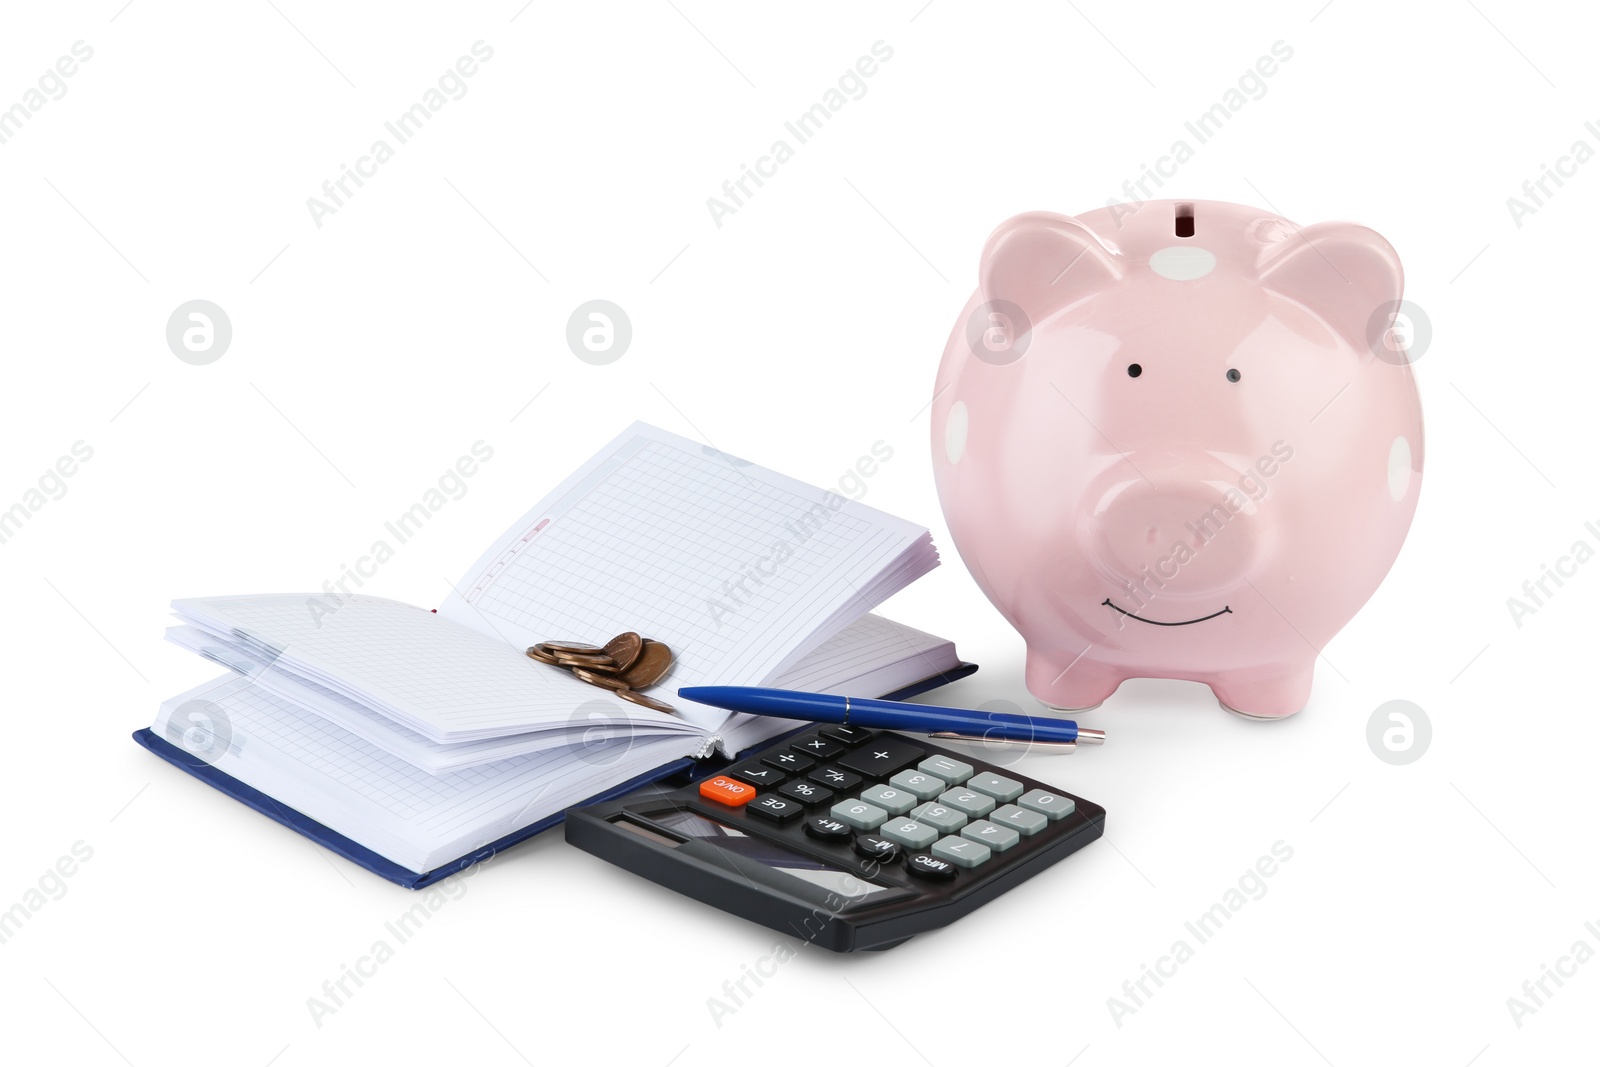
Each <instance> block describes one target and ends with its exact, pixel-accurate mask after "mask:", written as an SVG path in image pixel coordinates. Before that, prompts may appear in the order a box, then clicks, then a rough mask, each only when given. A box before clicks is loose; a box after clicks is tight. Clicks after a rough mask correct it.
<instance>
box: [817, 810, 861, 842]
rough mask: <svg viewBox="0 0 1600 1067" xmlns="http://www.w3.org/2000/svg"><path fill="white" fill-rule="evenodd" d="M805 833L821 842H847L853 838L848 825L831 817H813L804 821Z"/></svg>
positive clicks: (852, 832) (852, 831) (853, 832)
mask: <svg viewBox="0 0 1600 1067" xmlns="http://www.w3.org/2000/svg"><path fill="white" fill-rule="evenodd" d="M806 833H808V834H810V835H811V836H812V837H816V838H820V839H821V840H823V841H841V842H842V841H848V840H850V839H851V838H852V837H854V836H855V831H854V830H852V829H850V825H849V824H848V823H844V822H840V821H839V820H838V819H835V818H834V817H833V816H832V815H813V816H811V818H809V819H807V820H806Z"/></svg>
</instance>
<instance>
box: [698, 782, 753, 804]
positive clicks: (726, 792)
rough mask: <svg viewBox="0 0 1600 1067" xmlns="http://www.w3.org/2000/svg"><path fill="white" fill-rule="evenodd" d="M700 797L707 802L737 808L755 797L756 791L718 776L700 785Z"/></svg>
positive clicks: (751, 787)
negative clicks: (710, 801) (713, 801)
mask: <svg viewBox="0 0 1600 1067" xmlns="http://www.w3.org/2000/svg"><path fill="white" fill-rule="evenodd" d="M700 795H701V796H703V797H705V798H706V799H707V800H715V801H716V802H717V803H718V804H727V805H730V806H731V807H738V806H739V805H740V804H745V803H748V802H749V801H750V800H751V798H753V797H754V796H755V795H756V791H755V787H754V786H749V785H746V784H745V783H743V782H736V781H734V780H733V779H732V778H727V777H724V776H723V775H720V774H719V775H717V776H716V777H715V778H708V779H706V780H705V781H703V782H701V783H700Z"/></svg>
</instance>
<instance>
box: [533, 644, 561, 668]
mask: <svg viewBox="0 0 1600 1067" xmlns="http://www.w3.org/2000/svg"><path fill="white" fill-rule="evenodd" d="M528 658H529V659H536V660H538V661H539V662H540V663H554V664H557V665H560V663H561V661H560V660H558V659H556V658H555V657H554V656H552V655H551V654H550V653H548V652H546V651H545V650H544V649H542V648H540V647H539V646H538V645H534V646H533V647H532V648H530V649H528Z"/></svg>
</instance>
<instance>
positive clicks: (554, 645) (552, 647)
mask: <svg viewBox="0 0 1600 1067" xmlns="http://www.w3.org/2000/svg"><path fill="white" fill-rule="evenodd" d="M534 647H536V648H540V649H543V650H544V651H546V652H588V653H595V652H599V651H600V646H599V645H589V644H585V643H584V642H582V641H541V642H539V644H537V645H536V646H534Z"/></svg>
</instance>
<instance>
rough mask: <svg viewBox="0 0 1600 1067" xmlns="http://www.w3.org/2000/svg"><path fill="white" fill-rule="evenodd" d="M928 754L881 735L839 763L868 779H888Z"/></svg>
mask: <svg viewBox="0 0 1600 1067" xmlns="http://www.w3.org/2000/svg"><path fill="white" fill-rule="evenodd" d="M926 754H927V751H926V750H925V749H922V748H919V747H918V746H916V745H913V744H912V743H911V742H909V741H901V740H899V739H898V738H894V737H891V736H889V735H888V734H879V735H878V736H877V737H874V738H873V739H872V740H871V741H869V742H868V743H867V744H865V745H862V746H861V747H860V748H857V749H853V750H851V751H850V752H849V753H848V754H846V755H844V756H840V757H839V760H838V763H839V766H841V767H843V768H844V769H845V770H847V771H854V772H856V773H857V774H860V775H865V776H866V777H868V778H887V777H889V776H890V775H891V774H893V773H894V772H895V771H898V770H902V769H904V768H906V767H909V766H910V765H911V764H913V763H915V762H916V761H917V760H919V759H921V758H922V757H923V756H925V755H926Z"/></svg>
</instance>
